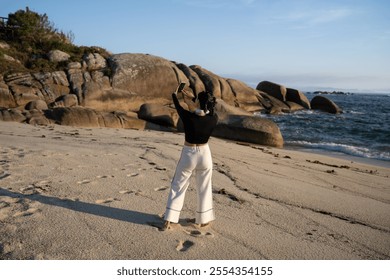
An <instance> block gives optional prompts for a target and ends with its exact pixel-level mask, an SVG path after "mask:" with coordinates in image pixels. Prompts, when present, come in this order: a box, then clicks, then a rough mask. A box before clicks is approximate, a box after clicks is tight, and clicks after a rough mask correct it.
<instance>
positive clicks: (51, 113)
mask: <svg viewBox="0 0 390 280" xmlns="http://www.w3.org/2000/svg"><path fill="white" fill-rule="evenodd" d="M45 117H46V118H47V119H49V120H50V121H53V122H55V123H57V124H60V125H68V126H77V127H110V128H130V129H154V130H163V131H171V130H169V129H167V128H164V127H162V126H159V125H156V124H153V123H149V122H146V121H144V120H139V119H136V118H132V117H129V116H127V115H126V114H124V113H120V112H119V113H118V112H111V113H109V112H99V111H96V110H93V109H90V108H84V107H72V108H67V107H58V108H53V109H51V110H46V111H45Z"/></svg>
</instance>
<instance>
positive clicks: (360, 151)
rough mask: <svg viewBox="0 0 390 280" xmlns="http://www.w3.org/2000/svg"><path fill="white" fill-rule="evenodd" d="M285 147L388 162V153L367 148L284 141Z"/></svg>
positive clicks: (389, 155) (389, 154)
mask: <svg viewBox="0 0 390 280" xmlns="http://www.w3.org/2000/svg"><path fill="white" fill-rule="evenodd" d="M286 145H290V146H300V147H303V148H310V149H320V150H325V151H333V152H338V153H343V154H347V155H351V156H357V157H363V158H369V159H378V160H385V161H390V153H389V152H378V151H373V150H370V149H368V148H364V147H357V146H352V145H345V144H337V143H326V142H322V143H312V142H308V141H286Z"/></svg>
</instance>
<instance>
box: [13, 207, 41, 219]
mask: <svg viewBox="0 0 390 280" xmlns="http://www.w3.org/2000/svg"><path fill="white" fill-rule="evenodd" d="M38 211H40V210H39V209H38V208H29V209H27V210H25V211H20V212H16V213H15V214H14V215H13V217H14V218H17V217H25V216H30V215H32V214H34V213H36V212H38Z"/></svg>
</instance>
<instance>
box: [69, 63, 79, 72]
mask: <svg viewBox="0 0 390 280" xmlns="http://www.w3.org/2000/svg"><path fill="white" fill-rule="evenodd" d="M69 69H81V63H80V62H69V63H68V70H69Z"/></svg>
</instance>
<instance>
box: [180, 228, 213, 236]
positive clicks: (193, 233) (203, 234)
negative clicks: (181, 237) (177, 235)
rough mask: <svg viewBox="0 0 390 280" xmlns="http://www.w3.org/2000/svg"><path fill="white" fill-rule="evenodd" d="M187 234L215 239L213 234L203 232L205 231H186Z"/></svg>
mask: <svg viewBox="0 0 390 280" xmlns="http://www.w3.org/2000/svg"><path fill="white" fill-rule="evenodd" d="M184 232H185V233H187V234H189V235H191V236H193V237H208V238H213V237H214V234H213V233H212V232H209V231H207V232H203V231H200V230H197V229H195V230H190V231H188V230H184Z"/></svg>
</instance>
